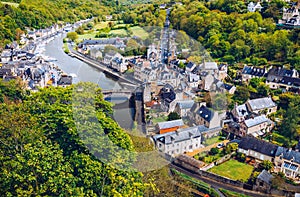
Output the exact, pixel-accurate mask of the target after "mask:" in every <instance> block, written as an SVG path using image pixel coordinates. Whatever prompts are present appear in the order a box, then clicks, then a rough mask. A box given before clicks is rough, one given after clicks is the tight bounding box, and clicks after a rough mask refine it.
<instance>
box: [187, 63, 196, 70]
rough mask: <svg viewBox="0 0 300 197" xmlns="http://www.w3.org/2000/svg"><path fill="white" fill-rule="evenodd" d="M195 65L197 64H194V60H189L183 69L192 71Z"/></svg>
mask: <svg viewBox="0 0 300 197" xmlns="http://www.w3.org/2000/svg"><path fill="white" fill-rule="evenodd" d="M196 66H197V64H195V63H194V62H189V63H187V65H186V66H185V71H186V72H192V71H193V70H194V69H195V68H196Z"/></svg>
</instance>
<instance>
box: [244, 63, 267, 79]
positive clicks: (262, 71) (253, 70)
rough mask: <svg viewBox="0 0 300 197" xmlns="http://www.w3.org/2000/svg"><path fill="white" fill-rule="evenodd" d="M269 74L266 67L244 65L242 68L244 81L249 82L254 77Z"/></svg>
mask: <svg viewBox="0 0 300 197" xmlns="http://www.w3.org/2000/svg"><path fill="white" fill-rule="evenodd" d="M266 75H267V69H266V68H260V67H254V66H244V68H243V70H242V81H243V82H246V83H249V82H250V80H251V79H252V78H255V77H257V78H262V77H265V76H266Z"/></svg>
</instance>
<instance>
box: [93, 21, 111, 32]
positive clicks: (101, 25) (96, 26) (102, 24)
mask: <svg viewBox="0 0 300 197" xmlns="http://www.w3.org/2000/svg"><path fill="white" fill-rule="evenodd" d="M108 23H109V21H103V22H100V23H97V24H96V25H94V29H95V30H97V29H103V28H105V27H107V26H108Z"/></svg>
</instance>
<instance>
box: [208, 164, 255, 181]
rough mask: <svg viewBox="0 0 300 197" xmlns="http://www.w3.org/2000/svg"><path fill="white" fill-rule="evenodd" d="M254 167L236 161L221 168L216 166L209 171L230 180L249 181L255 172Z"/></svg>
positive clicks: (222, 165)
mask: <svg viewBox="0 0 300 197" xmlns="http://www.w3.org/2000/svg"><path fill="white" fill-rule="evenodd" d="M253 168H254V167H253V166H250V165H248V164H245V163H241V162H238V161H236V160H229V161H227V162H225V163H223V164H221V165H219V166H215V167H213V168H211V169H210V170H209V172H213V173H215V174H218V175H221V176H224V177H227V178H230V179H232V180H242V181H244V182H245V181H247V180H248V179H249V177H250V175H251V173H252V171H253Z"/></svg>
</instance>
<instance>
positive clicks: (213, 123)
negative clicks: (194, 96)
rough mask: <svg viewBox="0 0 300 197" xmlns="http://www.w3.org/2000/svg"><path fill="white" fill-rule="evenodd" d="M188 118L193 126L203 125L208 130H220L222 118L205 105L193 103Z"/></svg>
mask: <svg viewBox="0 0 300 197" xmlns="http://www.w3.org/2000/svg"><path fill="white" fill-rule="evenodd" d="M188 116H189V119H190V120H191V121H193V122H192V123H193V124H196V125H204V126H206V127H207V128H209V129H211V128H220V130H221V124H222V116H221V115H220V114H219V113H218V112H214V111H212V110H211V109H209V108H208V107H206V104H205V103H194V105H193V106H192V108H191V110H190V112H189V113H188Z"/></svg>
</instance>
